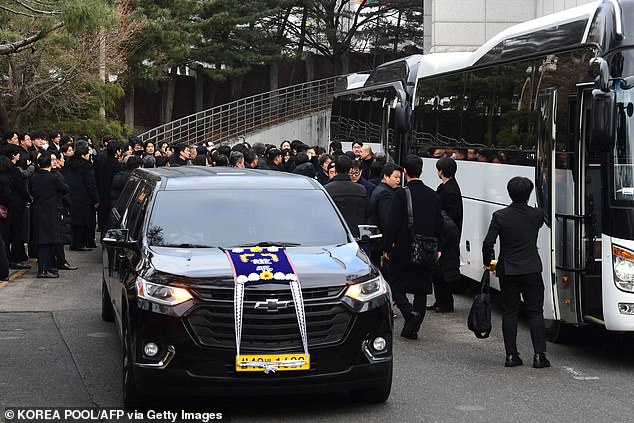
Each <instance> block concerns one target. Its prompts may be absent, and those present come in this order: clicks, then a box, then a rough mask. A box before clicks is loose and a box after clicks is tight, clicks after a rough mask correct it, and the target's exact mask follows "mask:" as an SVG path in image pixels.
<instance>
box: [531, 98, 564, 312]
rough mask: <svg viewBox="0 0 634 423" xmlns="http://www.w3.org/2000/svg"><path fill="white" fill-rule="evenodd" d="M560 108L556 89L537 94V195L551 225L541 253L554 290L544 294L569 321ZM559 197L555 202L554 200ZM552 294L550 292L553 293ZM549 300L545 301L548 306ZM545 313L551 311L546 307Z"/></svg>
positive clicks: (548, 284) (546, 280) (547, 286)
mask: <svg viewBox="0 0 634 423" xmlns="http://www.w3.org/2000/svg"><path fill="white" fill-rule="evenodd" d="M556 110H557V91H556V90H554V89H552V88H551V89H546V90H542V91H540V93H539V95H538V97H537V103H536V108H535V111H536V112H537V114H538V120H537V166H536V169H535V172H536V175H535V194H536V196H537V204H538V206H539V207H541V208H542V209H543V210H544V219H545V225H546V226H547V227H548V234H549V241H550V242H549V245H550V251H549V254H540V255H541V257H542V260H544V263H543V265H544V269H545V271H550V273H549V274H548V276H545V278H544V287H545V289H546V290H549V289H550V291H551V292H550V293H546V292H545V293H544V294H545V295H544V297H545V298H547V297H552V307H553V308H554V310H552V315H553V316H554V318H555V320H560V319H563V320H566V319H567V318H569V315H568V313H567V312H566V311H565V310H564V313H563V315H562V310H561V309H562V307H561V304H560V302H561V298H562V297H561V296H560V293H561V290H560V288H559V287H558V286H557V285H558V284H557V283H556V281H557V279H556V277H557V271H556V263H557V256H558V251H557V248H556V246H557V243H558V242H559V241H560V237H561V236H560V235H558V231H557V228H558V225H557V220H556V219H555V214H556V211H557V208H556V207H557V203H559V202H558V201H556V198H557V188H558V184H557V183H556V178H555V173H556V172H555V133H556V126H555V116H556ZM553 199H555V201H553ZM549 294H550V295H549ZM548 303H549V302H547V301H544V307H547V305H548ZM545 314H547V315H548V314H551V313H549V310H546V313H545Z"/></svg>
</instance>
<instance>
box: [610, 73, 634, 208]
mask: <svg viewBox="0 0 634 423" xmlns="http://www.w3.org/2000/svg"><path fill="white" fill-rule="evenodd" d="M616 102H617V110H618V123H617V137H616V143H615V146H614V151H613V160H614V174H613V178H612V179H613V180H612V189H613V191H612V199H613V200H614V201H618V202H621V201H628V202H634V89H631V90H623V89H622V88H621V84H620V83H618V82H617V84H616Z"/></svg>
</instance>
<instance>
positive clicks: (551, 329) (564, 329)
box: [544, 319, 573, 344]
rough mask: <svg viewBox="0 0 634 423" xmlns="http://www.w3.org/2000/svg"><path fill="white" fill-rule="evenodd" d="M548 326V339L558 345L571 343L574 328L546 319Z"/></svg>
mask: <svg viewBox="0 0 634 423" xmlns="http://www.w3.org/2000/svg"><path fill="white" fill-rule="evenodd" d="M544 324H545V326H546V338H547V339H548V340H549V341H550V342H554V343H556V344H565V343H567V342H569V341H570V339H571V336H572V331H573V327H572V326H571V325H568V324H566V323H564V322H562V321H561V320H550V319H544Z"/></svg>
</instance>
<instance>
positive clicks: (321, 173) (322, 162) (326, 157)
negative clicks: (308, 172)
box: [315, 153, 334, 185]
mask: <svg viewBox="0 0 634 423" xmlns="http://www.w3.org/2000/svg"><path fill="white" fill-rule="evenodd" d="M333 160H334V157H332V156H331V155H330V154H325V153H324V154H322V155H321V157H320V158H319V166H318V167H317V169H316V175H315V177H316V178H317V181H319V183H320V184H322V185H326V184H327V183H328V182H329V181H330V178H328V167H329V166H330V163H331V162H332V161H333Z"/></svg>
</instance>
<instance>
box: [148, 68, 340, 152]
mask: <svg viewBox="0 0 634 423" xmlns="http://www.w3.org/2000/svg"><path fill="white" fill-rule="evenodd" d="M337 78H338V76H335V77H331V78H326V79H320V80H317V81H310V82H305V83H303V84H298V85H292V86H289V87H284V88H280V89H278V90H274V91H269V92H266V93H262V94H257V95H254V96H251V97H245V98H242V99H240V100H237V101H234V102H231V103H227V104H222V105H220V106H216V107H214V108H211V109H208V110H204V111H201V112H198V113H194V114H193V115H189V116H186V117H184V118H181V119H177V120H175V121H172V122H169V123H166V124H164V125H161V126H158V127H156V128H154V129H150V130H149V131H147V132H144V133H142V134H141V135H139V138H140V139H141V141H143V142H146V141H150V140H152V141H154V142H155V143H160V142H164V141H166V142H168V143H170V144H173V143H176V142H186V143H188V144H197V143H205V142H209V141H211V142H213V143H214V144H218V143H221V142H223V141H231V140H236V139H237V137H239V136H241V135H245V134H248V133H251V132H253V131H255V130H258V129H261V128H266V127H270V126H273V125H276V124H279V123H283V122H288V121H291V120H295V119H297V118H299V117H302V116H306V115H310V114H312V113H314V112H317V111H320V110H323V109H327V108H328V109H329V108H330V106H331V104H332V98H333V94H334V91H335V81H336V79H337Z"/></svg>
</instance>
